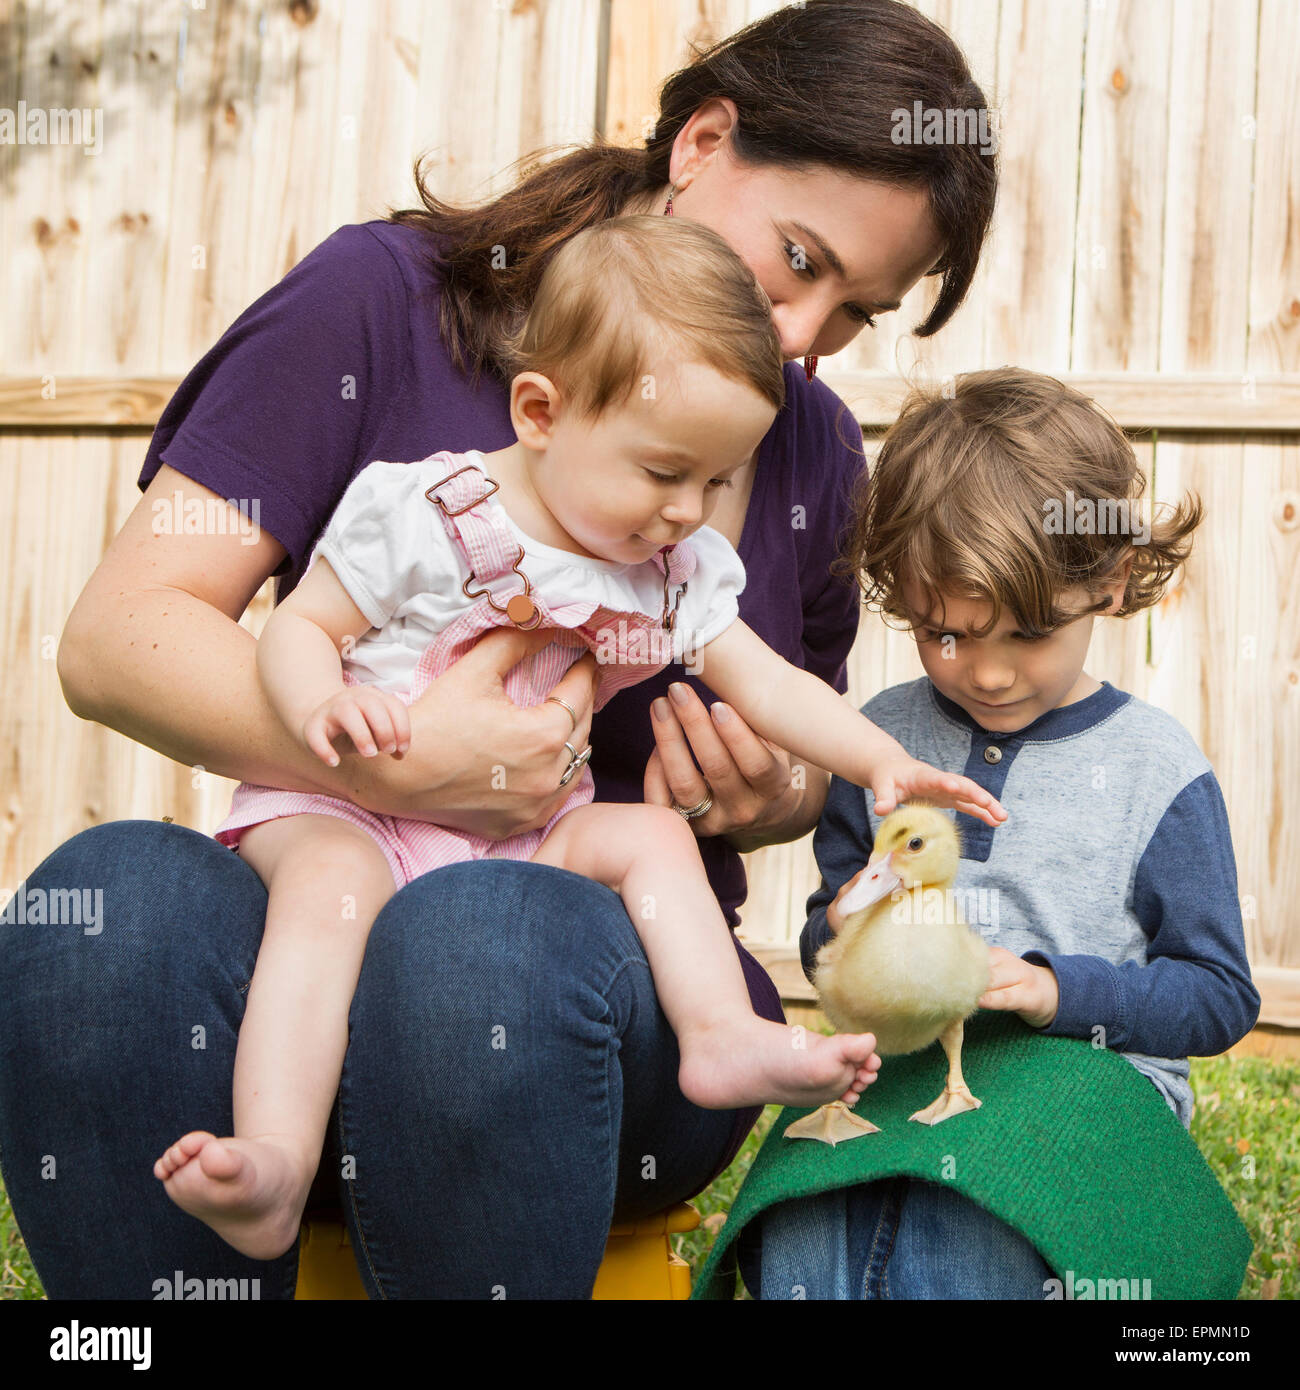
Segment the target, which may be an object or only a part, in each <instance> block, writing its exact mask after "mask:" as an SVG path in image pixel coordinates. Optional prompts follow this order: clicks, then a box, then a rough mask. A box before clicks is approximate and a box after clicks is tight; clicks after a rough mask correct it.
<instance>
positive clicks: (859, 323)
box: [660, 98, 943, 361]
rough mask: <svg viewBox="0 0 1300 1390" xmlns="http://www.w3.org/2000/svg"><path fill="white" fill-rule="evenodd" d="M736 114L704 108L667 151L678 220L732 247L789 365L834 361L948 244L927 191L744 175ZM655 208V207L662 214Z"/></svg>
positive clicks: (768, 171)
mask: <svg viewBox="0 0 1300 1390" xmlns="http://www.w3.org/2000/svg"><path fill="white" fill-rule="evenodd" d="M735 112H736V108H735V106H734V105H733V104H732V103H731V102H730V101H728V100H726V99H725V98H719V99H717V100H715V101H710V102H707V103H706V104H705V105H704V106H701V107H700V109H699V110H698V111H697V112H696V113H695V114H694V115H693V116H692V117H691V119H690V120H689V121H688V122H687V123H686V125H685V126H684V127H683V128H682V131H681V132H680V134H679V135H678V137H677V142H676V144H675V145H674V147H673V157H672V162H671V165H670V169H671V175H672V178H673V181H674V183H675V184H676V185H677V192H676V194H675V195H674V198H673V211H674V213H680V214H681V215H682V216H684V217H690V218H694V219H695V220H696V221H698V222H702V223H703V224H704V225H705V226H707V227H709V228H711V229H712V230H713V231H715V232H717V233H718V234H719V235H720V236H722V237H724V238H725V239H726V241H728V242H729V243H730V245H731V247H732V249H733V250H735V251H736V252H737V253H738V254H739V255H740V256H741V258H742V259H743V260H744V261H745V262H746V263H747V264H748V266H749V268H750V269H751V270H752V271H753V272H754V276H755V278H756V279H757V280H758V283H759V284H760V285H761V286H762V287H763V290H764V292H765V293H766V294H767V297H768V298H769V299H770V300H771V301H772V314H773V318H774V320H775V323H776V327H777V331H778V332H779V333H780V335H781V350H782V353H783V355H784V356H785V358H786V360H787V361H793V360H797V359H799V358H802V357H804V356H805V355H807V354H809V353H814V354H816V355H818V356H825V357H829V356H831V355H832V354H833V353H836V352H839V350H840V349H841V348H843V347H845V346H846V345H847V344H848V343H849V342H850V341H851V340H852V339H853V338H855V337H856V336H857V335H858V334H859V333H861V332H862V330H863V329H864V328H867V329H868V330H869V327H870V325H869V324H868V319H877V318H878V317H879V316H880V315H881V314H884V313H888V312H890V311H891V310H892V309H897V307H898V305H899V302H900V301H901V300H902V298H903V296H904V295H905V294H906V293H907V292H908V291H909V290H910V289H911V288H912V287H913V285H915V284H916V283H917V281H918V280H920V279H921V277H922V276H923V275H925V273H926V272H927V271H928V270H930V268H931V267H932V266H933V265H934V264H935V263H936V262H937V261H938V260H939V258H940V256H941V255H942V253H943V244H942V242H941V241H940V239H939V234H938V232H937V230H936V228H935V225H934V221H933V218H932V216H931V213H930V205H929V197H928V195H927V193H926V192H925V190H924V189H917V188H897V187H893V186H891V185H889V184H884V183H875V182H870V181H868V180H866V179H862V178H857V177H854V176H852V175H849V174H842V173H839V172H837V171H835V170H832V169H827V168H822V167H819V166H810V167H809V168H807V169H805V170H799V171H794V170H789V169H780V168H772V167H762V168H751V167H748V166H742V165H740V164H739V163H738V162H737V161H736V158H735V156H734V154H733V152H732V146H731V139H730V131H731V128H732V126H733V125H734V122H735ZM660 207H661V208H662V204H661V205H660Z"/></svg>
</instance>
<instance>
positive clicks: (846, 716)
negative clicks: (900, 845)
mask: <svg viewBox="0 0 1300 1390" xmlns="http://www.w3.org/2000/svg"><path fill="white" fill-rule="evenodd" d="M701 664H702V669H701V676H702V678H703V680H704V681H705V682H706V683H707V685H708V686H709V688H710V689H711V690H713V691H716V692H717V694H719V695H720V696H721V697H722V698H723V699H724V700H726V701H727V702H728V704H731V705H734V706H735V708H736V710H737V711H738V712H739V713H740V715H741V717H742V718H743V719H744V720H745V721H746V723H748V724H749V725H751V726H752V727H753V728H754V729H755V730H757V732H758V733H759V734H761V735H762V736H763V737H764V738H767V739H770V740H771V741H772V742H773V743H776V744H779V745H780V746H781V747H782V748H787V749H789V750H790V751H791V752H792V753H796V754H798V756H799V757H801V758H806V759H808V761H809V762H813V763H817V764H818V765H819V766H820V767H824V768H827V769H828V770H829V771H831V772H833V773H835V774H836V775H837V776H839V777H843V778H845V779H846V780H847V781H850V782H853V783H855V784H856V785H857V786H859V787H870V788H871V790H872V791H873V792H874V793H875V794H876V806H875V808H874V809H875V811H876V814H877V815H887V814H888V813H889V812H890V811H892V810H893V809H894V807H895V806H897V805H898V803H899V802H900V801H905V800H907V798H908V797H909V796H916V797H924V798H926V799H927V800H929V801H933V802H935V803H936V804H938V805H941V806H955V807H956V808H957V809H958V810H959V811H965V812H967V814H969V815H973V816H977V817H979V819H980V820H983V821H985V822H987V824H989V825H993V826H997V825H1000V824H1001V823H1002V822H1003V821H1004V820H1005V819H1006V812H1005V811H1004V810H1003V809H1002V807H1001V805H1000V804H999V803H998V801H997V798H996V797H994V796H993V795H992V794H991V793H990V792H987V791H985V790H984V788H983V787H981V786H980V785H979V783H978V782H973V781H971V779H970V778H968V777H960V776H958V775H957V774H955V773H949V772H941V771H939V769H937V768H933V767H931V766H930V765H929V764H928V763H923V762H918V761H917V760H916V759H915V758H912V757H910V756H909V754H908V753H907V750H906V749H905V748H904V747H903V746H902V744H900V743H899V742H898V741H897V739H893V738H891V737H890V736H889V735H888V734H887V733H885V731H884V730H883V729H881V728H878V727H877V726H876V725H875V724H873V723H871V721H870V720H869V719H866V718H864V717H863V716H862V715H861V714H859V713H858V711H857V710H855V709H854V708H853V707H852V705H850V704H849V703H848V702H847V701H846V700H845V699H844V698H843V697H842V696H840V695H839V694H837V693H836V691H835V690H833V689H832V688H831V687H830V686H829V685H827V684H826V683H825V682H824V681H821V680H818V679H817V677H816V676H814V675H811V674H810V673H809V672H807V671H801V670H800V669H799V668H798V667H797V666H792V665H791V664H790V662H788V661H786V660H785V659H784V658H783V657H781V656H779V655H778V654H777V653H776V652H774V651H773V650H772V649H771V647H769V646H768V645H767V643H766V642H764V641H763V639H762V638H761V637H759V636H758V634H757V633H756V632H754V630H753V629H752V628H751V627H749V626H748V625H747V624H745V623H743V622H742V621H741V620H740V619H739V618H737V619H736V621H735V622H733V623H732V624H731V626H730V627H728V628H727V630H726V631H725V632H723V633H722V635H721V636H720V637H717V638H715V639H714V640H713V641H712V642H710V643H709V644H708V646H706V647H704V648H703V649H702V657H701Z"/></svg>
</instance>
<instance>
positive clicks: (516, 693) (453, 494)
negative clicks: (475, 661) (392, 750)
mask: <svg viewBox="0 0 1300 1390" xmlns="http://www.w3.org/2000/svg"><path fill="white" fill-rule="evenodd" d="M444 454H446V458H447V461H448V464H449V465H451V464H452V463H453V462H455V463H462V462H463V456H459V455H457V456H452V455H450V454H447V453H446V451H441V452H440V453H439V454H435V455H434V457H435V458H441V457H443V455H444ZM495 491H496V484H495V483H494V482H493V481H492V480H491V479H490V478H488V476H487V474H485V473H484V472H483V470H482V469H481V468H479V467H477V465H475V464H472V463H471V464H465V465H464V466H462V467H460V468H459V469H457V470H456V472H454V473H451V474H449V475H448V476H447V477H444V478H443V479H442V481H441V482H439V483H435V484H434V485H433V486H432V487H430V488H429V489H428V491H427V493H426V496H427V497H428V498H429V501H430V503H432V504H433V505H435V506H436V507H437V508H438V513H439V516H440V517H441V518H442V522H443V525H444V526H445V527H446V529H447V534H448V536H449V537H450V538H451V541H452V543H453V544H454V545H456V547H457V548H458V549H459V550H460V552H461V554H462V555H463V557H464V558H465V560H466V562H467V564H468V566H469V569H470V571H471V577H470V578H469V579H468V580H466V582H465V585H464V586H463V587H464V593H465V596H466V606H465V611H464V612H463V613H462V614H461V615H460V616H459V617H458V618H457V619H456V620H455V621H454V622H453V623H451V624H450V625H449V626H448V627H446V628H444V629H443V630H442V631H441V632H440V633H439V634H438V635H437V636H436V637H435V638H434V639H433V640H432V641H431V642H430V643H429V645H428V646H427V647H426V648H425V649H424V651H423V653H422V654H421V656H420V660H419V662H418V664H417V666H416V668H415V673H414V675H413V676H412V679H411V688H410V690H409V691H397V692H395V693H396V694H397V695H398V698H399V699H401V700H402V701H403V702H404V703H406V704H408V705H409V704H411V703H412V701H414V700H417V699H419V697H420V696H421V695H422V694H423V693H424V691H425V689H426V688H427V687H428V686H429V684H430V682H432V681H434V680H436V679H437V678H438V677H439V676H440V675H442V673H443V672H444V671H446V670H447V669H448V668H449V667H450V666H451V665H452V664H453V663H454V662H456V661H458V660H459V659H460V657H462V656H463V655H464V654H465V653H466V652H467V651H468V650H469V649H470V648H471V647H472V646H473V645H474V643H475V642H476V641H477V640H478V639H479V637H481V636H482V634H483V633H484V632H486V631H487V630H488V629H489V628H494V627H501V626H505V625H507V624H509V623H511V622H512V619H514V618H518V622H517V625H518V626H520V627H523V628H527V629H532V628H534V627H539V626H540V627H547V628H554V629H555V630H556V637H555V641H554V642H552V643H551V644H550V645H549V646H547V647H544V648H543V649H542V650H541V651H539V652H537V653H535V654H534V655H533V656H531V657H528V658H525V659H524V660H523V661H521V662H520V663H519V664H518V665H517V666H516V667H514V669H513V670H511V671H510V672H509V673H508V674H507V675H506V677H505V692H506V694H507V695H508V696H509V697H510V699H511V700H513V701H514V703H515V704H516V705H520V706H532V705H538V704H541V703H542V701H544V700H545V699H546V697H547V695H549V694H550V693H551V691H552V690H553V689H554V688H555V684H556V682H557V681H558V680H559V679H560V677H561V676H562V675H563V674H564V673H565V671H567V670H568V669H569V667H570V666H571V665H572V664H573V663H574V662H575V661H578V660H580V659H581V657H582V656H583V655H584V653H585V652H586V651H587V650H588V649H590V650H591V651H593V652H594V653H595V654H596V660H597V663H598V667H597V670H598V677H599V684H598V687H597V691H596V697H595V708H596V709H597V710H599V709H601V708H602V707H603V706H604V705H605V704H607V703H608V702H609V700H610V699H611V698H612V697H613V695H614V694H615V693H616V692H617V691H619V690H622V689H623V688H624V687H625V686H629V685H635V684H637V682H639V681H643V680H645V679H646V678H647V677H649V676H652V675H654V674H655V673H656V672H658V671H661V670H663V668H664V667H665V666H666V665H668V663H669V661H670V660H671V659H672V648H671V641H672V637H671V631H670V629H671V628H672V626H673V618H674V616H675V610H676V607H677V604H678V602H680V599H681V595H682V594H683V593H684V592H685V590H686V584H687V581H688V580H689V579H690V577H691V575H692V574H693V573H694V572H695V565H696V559H697V556H696V553H695V551H694V549H693V548H692V547H691V545H690V544H689V542H683V543H681V544H678V545H676V546H673V547H665V549H664V550H662V551H660V552H659V553H658V554H657V555H655V556H653V557H652V562H653V564H654V565H655V566H656V568H657V569H659V570H660V572H661V573H663V574H664V581H665V582H664V599H665V602H664V611H663V613H662V614H655V615H651V614H647V613H640V612H631V613H627V612H616V611H614V610H612V609H609V608H603V607H600V606H598V605H596V604H593V603H590V602H583V603H573V602H570V603H559V604H558V605H557V606H555V607H551V606H548V604H547V602H546V596H545V595H543V594H540V593H538V592H537V591H536V590H535V589H533V588H532V586H531V583H530V581H528V580H527V579H526V577H525V575H524V574H523V572H522V568H521V567H522V557H523V553H522V550H521V548H520V546H519V542H518V541H517V540H516V539H515V536H514V533H513V532H512V531H511V530H510V527H509V525H508V524H507V522H506V519H505V515H504V513H503V511H502V509H501V507H500V506H499V504H497V503H494V502H490V501H489V500H488V499H489V498H490V496H491V494H492V493H493V492H495ZM503 576H508V577H509V581H510V582H508V583H507V584H505V585H503V586H501V587H499V588H498V589H497V591H496V592H494V593H492V595H491V599H490V598H489V590H488V585H489V584H490V583H491V582H494V581H496V580H498V579H501V578H502V577H503ZM475 581H477V583H476V582H475ZM670 590H673V591H674V594H673V598H672V600H671V601H670V600H669V591H670ZM525 594H527V599H525V598H524V595H525ZM511 598H513V599H514V600H515V603H514V605H513V606H512V614H511V615H510V616H507V614H506V612H505V606H506V603H507V602H508V600H509V599H511ZM492 600H496V603H494V602H493V601H492ZM529 600H531V604H530V602H529ZM533 615H535V617H536V619H537V621H533V620H532V616H533ZM665 615H667V625H666V626H665V625H663V622H662V619H663V618H664V616H665ZM343 680H344V682H345V684H347V685H359V684H361V682H360V681H359V680H358V679H357V677H356V676H354V675H353V674H352V672H351V671H349V670H348V669H347V665H346V663H345V665H344V670H343ZM381 756H382V755H381ZM594 796H595V784H594V781H593V779H592V775H591V769H590V768H589V767H584V768H583V769H582V775H581V776H580V777H579V778H577V779H576V780H575V781H574V782H573V784H572V791H571V792H570V794H569V797H568V799H567V800H566V801H565V803H564V805H563V806H561V808H560V809H559V810H558V811H557V812H556V813H555V815H554V816H552V817H551V819H550V820H549V821H547V823H546V824H545V825H544V826H543V827H542V828H541V829H539V830H530V831H527V832H526V833H524V834H521V835H513V836H511V837H510V838H509V839H505V840H490V839H488V838H487V837H486V836H482V835H474V834H471V833H469V832H467V831H463V830H455V829H451V828H449V827H446V826H441V825H433V824H430V823H429V822H427V821H420V820H413V819H411V818H409V817H406V816H384V815H377V814H375V813H373V812H370V811H366V810H363V809H362V808H361V807H360V806H355V805H353V803H352V802H350V801H346V800H344V799H342V798H340V797H332V796H323V795H320V794H318V793H311V792H295V791H286V790H284V789H283V788H279V787H263V786H258V785H256V784H255V783H249V782H241V783H240V784H239V786H238V787H236V788H235V794H234V797H233V798H232V801H231V806H230V814H229V815H228V816H227V817H226V819H225V820H224V821H223V822H222V823H221V825H220V826H219V827H218V828H217V830H216V832H215V834H216V838H217V839H218V840H219V841H220V842H221V843H222V844H224V845H229V846H230V847H231V848H232V849H237V848H238V845H239V839H240V835H241V833H242V832H243V831H244V830H246V829H248V827H249V826H252V825H257V824H259V823H260V822H262V821H267V820H274V819H276V818H278V817H280V816H295V815H302V814H305V813H311V814H315V815H326V816H338V817H339V818H340V819H342V820H346V821H351V822H352V824H353V825H359V826H361V827H362V829H364V830H367V831H369V833H370V835H371V836H372V837H373V839H374V840H375V841H376V843H377V844H378V845H379V847H380V849H381V850H383V852H384V856H385V858H386V859H387V860H388V865H389V868H390V869H392V872H393V878H394V880H395V882H396V884H397V887H398V888H402V887H404V886H405V885H406V884H408V883H410V882H411V880H412V879H414V878H416V877H418V876H419V875H420V874H424V873H428V872H429V871H430V870H431V869H439V868H442V867H443V866H444V865H446V864H455V863H458V862H460V861H461V860H466V859H531V858H532V856H533V855H534V854H535V853H536V852H537V849H538V846H539V845H540V844H541V843H542V841H543V840H544V839H545V838H546V836H547V835H548V834H549V833H550V830H551V827H552V826H554V825H555V823H556V821H558V820H559V819H560V817H561V816H563V815H565V814H567V813H568V812H569V811H572V810H573V809H574V808H575V807H577V806H585V805H586V804H587V803H589V802H590V801H591V800H592V799H593V798H594Z"/></svg>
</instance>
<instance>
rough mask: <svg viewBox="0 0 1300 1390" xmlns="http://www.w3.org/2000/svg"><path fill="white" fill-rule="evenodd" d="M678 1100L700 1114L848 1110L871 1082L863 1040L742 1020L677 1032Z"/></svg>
mask: <svg viewBox="0 0 1300 1390" xmlns="http://www.w3.org/2000/svg"><path fill="white" fill-rule="evenodd" d="M677 1042H678V1046H679V1048H680V1050H681V1056H682V1064H681V1069H680V1071H679V1072H678V1084H679V1085H680V1086H681V1088H682V1094H683V1095H684V1096H685V1097H686V1098H687V1099H688V1100H690V1101H693V1102H694V1103H695V1104H696V1105H699V1106H703V1107H704V1108H705V1109H706V1110H733V1109H736V1108H738V1107H740V1106H744V1105H768V1104H779V1105H799V1106H809V1105H821V1104H822V1103H823V1102H825V1101H828V1100H840V1099H842V1100H845V1101H847V1102H848V1103H849V1104H850V1105H851V1104H853V1102H854V1101H855V1100H856V1099H857V1098H858V1096H859V1095H860V1094H861V1093H862V1091H863V1090H864V1089H865V1088H866V1087H867V1086H869V1085H870V1084H871V1083H872V1082H873V1081H874V1080H875V1079H876V1072H877V1070H878V1069H879V1067H880V1058H879V1057H877V1056H876V1055H875V1046H876V1039H875V1037H874V1036H873V1035H872V1034H871V1033H837V1034H836V1035H835V1036H834V1037H831V1038H827V1037H823V1036H822V1035H821V1034H820V1033H811V1032H808V1031H807V1030H806V1029H804V1028H790V1027H787V1026H786V1025H785V1024H781V1023H772V1022H769V1021H768V1020H767V1019H762V1018H757V1017H755V1016H752V1015H751V1016H750V1017H749V1018H748V1019H744V1020H735V1021H732V1020H728V1021H727V1022H724V1023H716V1022H715V1023H711V1024H708V1025H705V1026H702V1027H700V1028H697V1029H691V1030H689V1031H685V1032H683V1034H682V1036H681V1037H679V1038H678V1040H677Z"/></svg>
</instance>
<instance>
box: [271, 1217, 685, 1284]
mask: <svg viewBox="0 0 1300 1390" xmlns="http://www.w3.org/2000/svg"><path fill="white" fill-rule="evenodd" d="M699 1224H700V1214H699V1212H698V1211H696V1210H695V1208H694V1207H693V1206H691V1204H690V1203H689V1202H679V1203H678V1205H677V1206H675V1207H672V1208H671V1209H670V1210H668V1211H661V1212H659V1213H658V1214H657V1215H655V1216H648V1217H646V1218H645V1219H644V1220H643V1221H636V1222H624V1223H622V1224H620V1225H617V1226H614V1227H613V1228H611V1230H610V1233H609V1240H608V1241H607V1242H606V1245H605V1258H604V1259H603V1260H602V1261H601V1263H600V1269H599V1270H598V1271H597V1273H596V1284H595V1287H594V1288H593V1289H592V1291H591V1296H592V1298H601V1299H620V1298H622V1299H685V1298H689V1297H690V1294H691V1267H690V1266H689V1265H688V1264H687V1263H686V1261H685V1260H683V1259H681V1258H679V1257H678V1256H677V1255H676V1254H675V1253H674V1252H673V1247H672V1241H671V1240H670V1239H669V1237H670V1236H672V1235H675V1234H676V1233H678V1232H680V1231H693V1230H694V1229H695V1228H696V1227H697V1226H698V1225H699ZM294 1297H295V1298H301V1299H339V1298H365V1297H366V1290H365V1286H364V1285H363V1284H362V1282H361V1275H360V1273H359V1272H358V1270H357V1262H356V1260H355V1259H354V1258H353V1255H352V1242H351V1241H350V1240H349V1239H348V1228H347V1226H346V1225H345V1224H344V1223H343V1222H342V1221H337V1220H331V1219H329V1218H328V1217H325V1218H322V1217H317V1216H313V1217H312V1218H311V1219H310V1220H307V1221H304V1222H303V1223H302V1242H301V1244H300V1245H299V1247H298V1286H297V1288H296V1289H295V1291H294Z"/></svg>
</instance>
